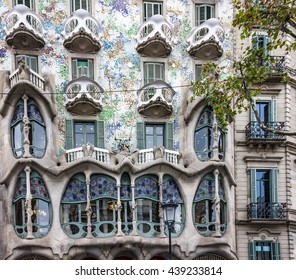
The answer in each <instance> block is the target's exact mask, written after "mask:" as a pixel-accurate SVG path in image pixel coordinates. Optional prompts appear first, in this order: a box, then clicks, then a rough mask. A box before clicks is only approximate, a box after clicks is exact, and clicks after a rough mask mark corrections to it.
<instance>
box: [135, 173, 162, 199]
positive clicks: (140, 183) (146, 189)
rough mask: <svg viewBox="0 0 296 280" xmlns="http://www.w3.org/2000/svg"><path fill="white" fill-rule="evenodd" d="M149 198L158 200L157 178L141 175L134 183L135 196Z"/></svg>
mask: <svg viewBox="0 0 296 280" xmlns="http://www.w3.org/2000/svg"><path fill="white" fill-rule="evenodd" d="M140 197H144V198H150V199H155V200H159V188H158V182H157V178H155V177H142V178H140V179H138V180H136V183H135V198H136V199H137V198H140Z"/></svg>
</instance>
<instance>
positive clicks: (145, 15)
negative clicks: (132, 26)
mask: <svg viewBox="0 0 296 280" xmlns="http://www.w3.org/2000/svg"><path fill="white" fill-rule="evenodd" d="M147 5H151V6H152V9H151V11H152V10H153V12H152V13H151V16H150V17H152V16H154V15H164V3H163V1H143V21H144V22H145V21H147V20H148V19H149V18H150V17H149V13H148V11H147ZM157 6H158V9H160V10H161V11H160V13H155V7H157Z"/></svg>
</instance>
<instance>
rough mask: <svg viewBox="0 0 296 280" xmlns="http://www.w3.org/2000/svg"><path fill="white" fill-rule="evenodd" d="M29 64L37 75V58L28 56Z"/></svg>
mask: <svg viewBox="0 0 296 280" xmlns="http://www.w3.org/2000/svg"><path fill="white" fill-rule="evenodd" d="M28 60H29V63H28V66H29V67H30V68H31V69H32V70H33V71H35V72H36V73H38V64H37V57H36V56H29V57H28Z"/></svg>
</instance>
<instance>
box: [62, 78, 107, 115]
mask: <svg viewBox="0 0 296 280" xmlns="http://www.w3.org/2000/svg"><path fill="white" fill-rule="evenodd" d="M102 93H103V89H102V88H101V87H100V86H99V85H98V84H97V83H96V82H95V81H93V80H91V79H90V78H88V77H84V76H82V77H79V78H78V79H75V80H73V81H71V82H70V83H69V84H68V85H67V87H66V89H65V93H64V98H65V106H66V109H67V110H68V111H69V112H71V113H74V114H78V115H95V114H98V113H100V112H101V111H102Z"/></svg>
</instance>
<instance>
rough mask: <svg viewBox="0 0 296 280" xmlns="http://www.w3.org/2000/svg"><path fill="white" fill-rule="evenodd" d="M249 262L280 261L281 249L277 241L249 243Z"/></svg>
mask: <svg viewBox="0 0 296 280" xmlns="http://www.w3.org/2000/svg"><path fill="white" fill-rule="evenodd" d="M249 259H250V260H281V247H280V243H279V242H278V241H276V242H272V241H250V242H249Z"/></svg>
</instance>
